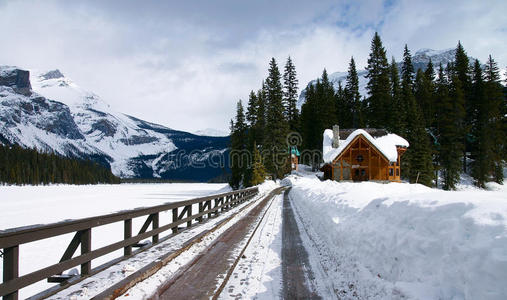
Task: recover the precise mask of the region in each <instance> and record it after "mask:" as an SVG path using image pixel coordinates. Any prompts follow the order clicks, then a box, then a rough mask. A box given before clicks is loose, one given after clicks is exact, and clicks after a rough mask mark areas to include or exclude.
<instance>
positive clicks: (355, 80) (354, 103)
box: [342, 57, 362, 128]
mask: <svg viewBox="0 0 507 300" xmlns="http://www.w3.org/2000/svg"><path fill="white" fill-rule="evenodd" d="M344 96H345V109H346V113H347V114H350V116H351V117H352V118H351V119H345V120H344V121H345V124H343V125H342V126H343V127H345V128H359V124H360V123H361V121H362V120H361V94H359V77H358V75H357V70H356V62H355V61H354V57H351V58H350V63H349V70H348V73H347V79H346V84H345V91H344Z"/></svg>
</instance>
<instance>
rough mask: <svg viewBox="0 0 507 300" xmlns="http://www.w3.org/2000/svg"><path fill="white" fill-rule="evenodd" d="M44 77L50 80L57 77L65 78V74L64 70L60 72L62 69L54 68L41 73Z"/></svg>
mask: <svg viewBox="0 0 507 300" xmlns="http://www.w3.org/2000/svg"><path fill="white" fill-rule="evenodd" d="M40 76H41V77H42V78H44V79H45V80H48V79H57V78H63V77H64V76H63V74H62V72H60V70H58V69H56V70H52V71H49V72H47V73H44V74H41V75H40Z"/></svg>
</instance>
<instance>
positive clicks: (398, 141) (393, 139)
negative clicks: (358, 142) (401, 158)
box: [322, 129, 409, 163]
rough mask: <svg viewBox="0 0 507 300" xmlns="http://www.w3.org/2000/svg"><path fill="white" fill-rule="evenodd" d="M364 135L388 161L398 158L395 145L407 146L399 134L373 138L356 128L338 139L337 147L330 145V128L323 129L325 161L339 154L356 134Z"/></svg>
mask: <svg viewBox="0 0 507 300" xmlns="http://www.w3.org/2000/svg"><path fill="white" fill-rule="evenodd" d="M358 135H362V136H364V137H365V138H366V139H367V140H368V141H369V142H370V143H372V145H373V146H375V147H376V148H377V149H378V150H379V151H380V152H381V153H382V155H384V156H385V157H386V158H387V159H388V160H389V161H390V162H396V160H397V159H398V151H397V150H396V147H397V146H399V147H408V146H409V144H408V142H407V140H405V139H404V138H402V137H401V136H399V135H396V134H393V133H389V134H387V135H384V136H381V137H377V138H374V137H372V136H371V135H370V134H369V133H368V132H366V131H365V130H363V129H357V130H355V131H354V132H352V133H351V134H350V135H349V136H348V137H347V139H345V140H340V146H339V147H338V148H333V147H332V142H333V131H332V130H331V129H326V130H324V136H323V137H324V139H323V141H322V154H323V159H324V162H325V163H330V162H332V161H333V160H334V159H335V158H336V157H337V156H338V155H340V154H341V153H342V152H343V151H344V150H345V148H347V146H348V145H349V144H350V143H351V142H352V141H353V140H354V139H355V138H356V137H357V136H358Z"/></svg>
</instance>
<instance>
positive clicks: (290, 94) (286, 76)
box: [283, 56, 299, 131]
mask: <svg viewBox="0 0 507 300" xmlns="http://www.w3.org/2000/svg"><path fill="white" fill-rule="evenodd" d="M296 76H297V74H296V67H295V66H294V64H293V63H292V59H291V58H290V56H289V58H287V63H286V64H285V69H284V73H283V102H284V106H285V118H286V120H287V122H288V124H289V130H291V131H296V130H298V128H299V110H298V108H297V99H298V79H297V77H296Z"/></svg>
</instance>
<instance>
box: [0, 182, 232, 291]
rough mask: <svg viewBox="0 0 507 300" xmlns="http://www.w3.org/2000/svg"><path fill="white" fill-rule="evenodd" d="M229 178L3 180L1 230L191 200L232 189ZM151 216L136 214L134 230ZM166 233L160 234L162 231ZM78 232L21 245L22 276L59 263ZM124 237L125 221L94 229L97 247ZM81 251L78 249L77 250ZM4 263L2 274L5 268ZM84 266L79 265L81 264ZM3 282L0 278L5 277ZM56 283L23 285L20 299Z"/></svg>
mask: <svg viewBox="0 0 507 300" xmlns="http://www.w3.org/2000/svg"><path fill="white" fill-rule="evenodd" d="M229 190H230V188H229V185H227V184H206V183H161V184H120V185H83V186H73V185H53V186H0V230H5V229H8V228H14V227H20V226H27V225H33V224H47V223H54V222H59V221H62V220H66V219H80V218H85V217H91V216H97V215H103V214H108V213H113V212H116V211H121V210H126V209H133V208H138V207H148V206H154V205H158V204H163V203H167V202H175V201H182V200H188V199H192V198H196V197H200V196H205V195H211V194H219V193H223V192H227V191H229ZM171 218H172V216H171V214H170V212H165V213H162V214H161V215H160V225H161V226H162V225H164V224H168V223H170V222H171V221H172V220H171ZM145 220H146V217H140V218H135V219H133V228H132V233H133V234H134V235H135V234H137V232H138V231H139V229H140V228H141V226H142V224H143V223H144V221H145ZM169 233H170V231H169V232H166V233H165V234H161V235H160V236H161V237H163V236H165V235H167V234H169ZM73 236H74V234H73V233H71V234H65V235H61V236H58V237H54V238H49V239H45V240H40V241H36V242H32V243H28V244H22V245H20V253H19V255H20V270H19V271H20V276H22V275H25V274H28V273H30V272H33V271H35V270H37V269H40V268H43V267H47V266H49V265H52V264H55V263H57V262H58V261H59V260H60V258H61V256H62V255H63V253H64V251H65V249H66V248H67V245H68V244H69V242H70V241H71V239H72V237H73ZM122 239H123V222H117V223H113V224H110V225H105V226H100V227H96V228H93V229H92V249H93V250H94V249H97V248H100V247H103V246H106V245H108V244H111V243H114V242H117V241H120V240H122ZM76 255H79V250H78V251H76ZM121 255H123V250H118V251H115V252H113V253H111V254H108V255H105V256H103V257H100V258H98V259H96V260H94V261H93V262H92V268H94V267H96V266H98V265H100V264H102V263H104V262H107V261H109V260H112V259H114V258H116V257H119V256H121ZM2 268H3V266H2V264H0V274H1V273H2ZM77 269H79V267H78V268H77ZM0 282H1V278H0ZM53 285H54V284H48V283H46V282H44V281H41V282H39V283H37V284H34V285H32V286H29V287H27V288H25V289H23V290H21V291H20V299H22V298H25V297H28V296H32V295H33V294H35V293H37V292H39V291H42V290H44V289H47V288H49V287H51V286H53Z"/></svg>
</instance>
